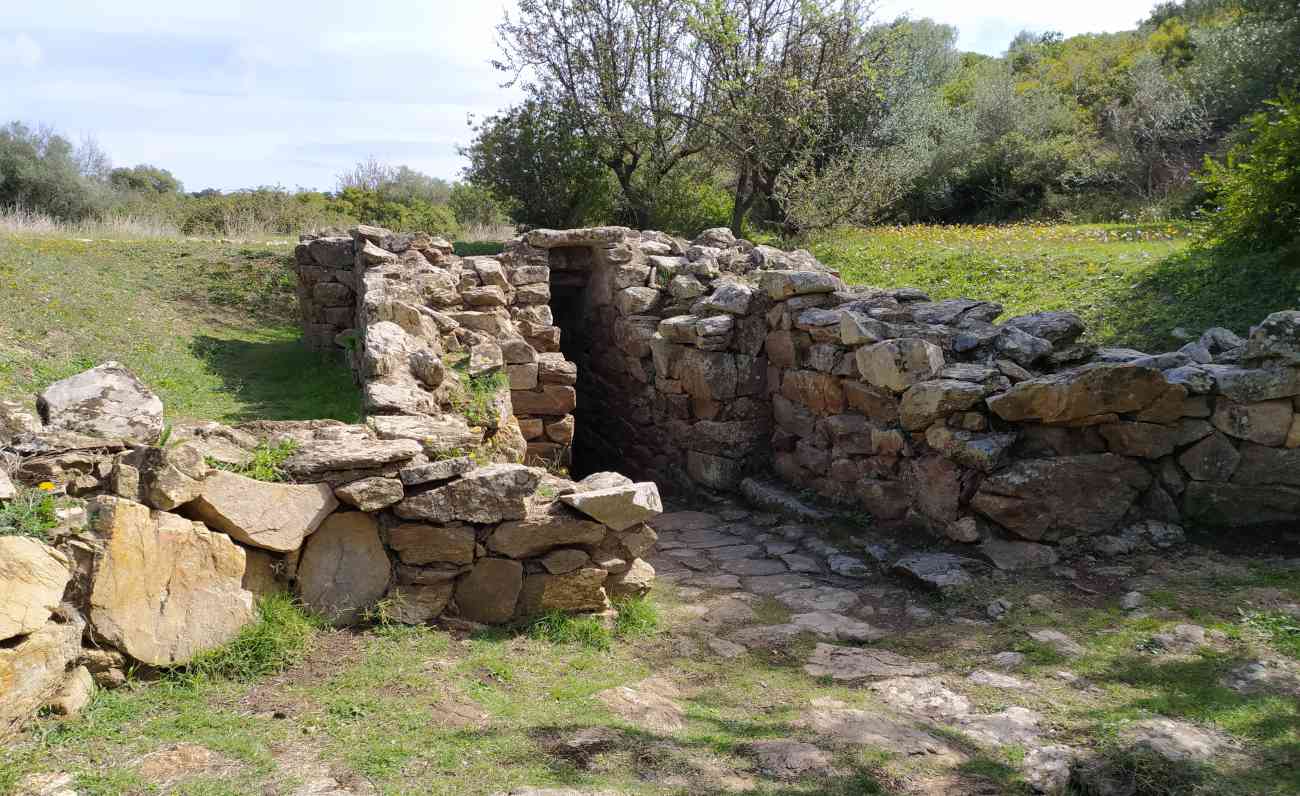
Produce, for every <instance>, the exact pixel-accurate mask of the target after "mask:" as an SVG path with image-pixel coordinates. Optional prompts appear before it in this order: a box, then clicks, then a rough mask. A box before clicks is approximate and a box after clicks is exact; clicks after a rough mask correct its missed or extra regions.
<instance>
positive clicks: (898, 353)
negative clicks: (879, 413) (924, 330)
mask: <svg viewBox="0 0 1300 796" xmlns="http://www.w3.org/2000/svg"><path fill="white" fill-rule="evenodd" d="M855 356H856V358H857V364H858V372H859V373H861V374H862V379H863V381H866V382H867V383H869V384H871V385H872V386H874V387H881V388H884V389H887V390H892V391H893V392H896V393H901V392H904V391H906V390H907V389H908V388H909V387H911V386H912V385H914V384H918V383H920V382H924V381H929V380H931V379H934V378H935V377H936V376H937V375H938V374H939V371H941V370H943V364H944V360H943V351H942V350H941V349H940V348H939V347H938V346H937V345H934V344H933V343H930V342H927V341H925V340H921V339H919V338H915V337H902V338H899V339H897V340H886V341H885V342H883V343H876V344H875V345H872V346H864V347H863V348H859V349H858V351H857V353H856V354H855Z"/></svg>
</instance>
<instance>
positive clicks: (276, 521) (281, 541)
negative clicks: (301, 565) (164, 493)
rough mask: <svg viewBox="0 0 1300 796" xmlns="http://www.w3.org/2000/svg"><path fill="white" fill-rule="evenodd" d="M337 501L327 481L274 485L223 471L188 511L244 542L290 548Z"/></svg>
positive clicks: (299, 542) (276, 549)
mask: <svg viewBox="0 0 1300 796" xmlns="http://www.w3.org/2000/svg"><path fill="white" fill-rule="evenodd" d="M338 505H339V502H338V500H336V499H335V497H334V492H333V490H331V489H330V488H329V486H328V485H326V484H273V483H267V482H265V481H255V480H253V479H252V478H247V477H245V476H242V475H237V474H235V473H227V472H220V471H219V472H216V473H213V474H212V475H210V476H208V477H207V479H205V480H204V482H203V493H202V494H201V495H199V497H198V498H197V499H195V500H194V501H193V502H191V503H188V504H186V505H185V507H184V512H185V515H186V516H188V517H190V518H192V519H196V520H201V521H202V522H203V523H204V524H205V525H207V526H209V527H210V528H213V529H214V530H218V531H221V532H222V533H226V534H229V535H230V536H231V537H232V538H233V539H235V540H236V541H239V542H242V543H244V544H246V545H251V546H253V547H261V548H263V549H266V550H272V551H274V552H277V553H290V552H293V551H294V550H297V549H298V548H300V547H302V542H303V539H305V538H306V537H307V536H308V535H310V534H311V533H312V532H313V531H315V530H316V529H317V527H319V526H320V524H321V522H323V521H324V519H325V518H326V517H327V516H329V514H330V512H332V511H334V509H336V508H338Z"/></svg>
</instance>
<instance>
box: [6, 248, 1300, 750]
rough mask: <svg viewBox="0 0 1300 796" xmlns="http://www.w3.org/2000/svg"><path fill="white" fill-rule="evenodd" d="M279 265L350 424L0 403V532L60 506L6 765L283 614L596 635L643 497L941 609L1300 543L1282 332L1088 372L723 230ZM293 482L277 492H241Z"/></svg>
mask: <svg viewBox="0 0 1300 796" xmlns="http://www.w3.org/2000/svg"><path fill="white" fill-rule="evenodd" d="M296 262H297V273H298V280H299V297H300V305H301V310H302V317H303V323H304V333H305V339H306V340H307V342H308V343H309V344H310V345H312V346H314V347H316V348H319V349H324V350H332V349H335V348H337V349H340V350H341V351H342V352H344V354H345V355H346V357H347V359H348V360H349V362H350V363H351V366H352V368H353V370H354V372H355V374H356V378H357V382H358V385H359V387H358V389H359V393H360V395H361V398H362V404H363V407H364V413H365V422H364V423H362V424H357V425H349V424H345V423H341V422H338V421H327V420H316V421H302V422H266V421H261V422H253V423H247V424H243V425H241V426H238V427H234V428H231V427H227V426H222V425H219V424H216V423H187V424H175V425H170V426H169V425H166V424H164V421H163V410H164V407H163V406H162V403H161V402H160V401H159V400H158V399H157V397H156V396H154V395H153V394H152V393H151V392H150V391H149V390H148V388H147V387H146V386H145V385H143V384H142V383H140V382H139V381H138V380H137V379H136V378H135V377H134V376H132V375H131V374H130V373H128V372H127V371H126V370H124V369H123V368H122V367H120V366H119V365H117V364H116V363H111V362H110V363H106V364H104V365H101V366H100V367H97V368H94V369H92V370H90V371H87V372H85V373H81V374H78V375H76V376H73V377H71V378H69V379H65V380H63V381H61V382H58V383H56V384H53V385H51V386H50V387H49V388H48V389H46V390H45V391H44V392H43V393H42V394H41V395H40V396H39V399H38V401H37V413H35V414H34V413H32V412H29V411H27V410H26V409H25V408H24V407H23V406H21V405H19V404H13V403H0V454H3V457H4V458H3V464H4V465H5V466H4V467H2V468H0V501H3V500H12V499H15V496H16V495H17V486H16V484H15V482H16V483H17V485H22V486H23V487H24V488H26V489H33V488H36V489H39V488H41V487H42V486H44V487H45V488H47V489H49V490H51V491H54V492H57V493H60V494H65V495H68V496H71V497H73V498H76V499H77V501H78V502H77V503H76V504H75V505H68V506H64V507H62V508H60V510H59V520H60V524H59V526H58V527H56V528H54V529H52V530H50V531H49V532H48V534H46V538H32V537H27V536H0V736H3V735H6V734H8V733H10V732H12V731H13V730H15V729H16V728H17V727H18V726H19V724H20V723H21V722H23V721H25V720H26V719H27V718H29V717H30V716H31V715H33V714H34V713H35V712H36V711H37V710H39V709H41V708H43V707H44V708H48V709H52V710H54V711H61V712H66V713H71V712H76V710H78V709H79V708H80V706H81V705H83V704H84V703H85V701H86V699H87V698H88V695H89V693H90V688H91V687H92V684H93V683H94V684H98V685H100V686H102V687H112V686H115V685H118V684H121V683H122V682H123V681H124V678H125V674H124V673H125V671H126V669H127V668H128V667H131V666H143V667H146V668H148V667H168V666H175V665H180V664H184V663H186V662H188V661H191V660H193V658H194V657H195V656H196V655H198V654H200V653H202V652H203V651H205V650H208V649H211V648H213V647H215V646H218V645H220V644H222V643H224V642H226V641H228V640H230V639H231V638H233V637H234V636H235V635H236V634H237V633H239V632H240V630H241V629H242V628H244V627H245V626H246V625H248V624H249V623H250V622H252V621H254V619H255V613H256V609H255V603H254V598H255V596H257V595H261V594H267V593H270V592H273V591H281V590H290V591H291V592H292V593H294V594H295V595H297V596H298V597H299V598H300V599H301V600H302V601H303V602H304V603H305V604H306V605H307V606H308V607H310V608H311V609H312V610H314V611H316V612H319V613H320V614H322V615H324V616H326V617H328V618H330V619H331V620H333V621H334V622H336V623H339V624H349V623H354V622H359V621H364V620H366V619H374V618H376V617H382V618H383V620H384V621H399V622H410V623H424V622H429V621H432V620H435V619H438V620H441V621H444V622H448V623H457V624H460V625H461V626H470V625H473V624H493V623H508V622H515V621H520V620H524V619H527V618H528V617H530V616H533V615H536V614H538V613H541V612H546V611H552V610H558V611H569V612H597V613H600V612H606V611H609V610H611V601H612V599H613V598H618V597H621V596H625V595H638V594H644V593H645V592H646V591H647V590H648V589H650V588H651V584H652V581H653V579H654V576H655V573H654V570H653V568H652V567H651V566H650V565H649V564H648V563H647V562H646V561H645V558H646V557H647V556H648V555H649V553H650V551H651V550H652V549H653V546H654V544H655V541H656V533H655V531H654V530H652V529H651V527H650V526H649V525H648V524H647V522H648V521H649V520H652V519H653V518H654V517H655V516H656V515H657V514H658V513H659V512H660V511H662V505H661V499H660V492H659V489H660V488H663V489H664V490H665V491H667V492H668V493H670V494H671V495H673V496H675V497H680V498H681V499H682V501H684V502H689V501H691V500H693V499H695V500H708V499H709V498H710V497H711V496H716V495H718V494H720V493H739V494H741V495H743V496H744V497H745V498H746V499H748V500H749V501H750V502H751V503H756V504H759V505H761V506H763V507H764V508H767V509H777V510H780V509H783V508H797V509H799V510H801V511H803V512H804V515H803V516H804V519H805V520H810V519H811V520H813V521H821V520H826V519H828V518H830V517H831V516H832V515H831V514H830V513H829V510H828V508H826V507H822V508H816V507H811V508H810V507H807V506H803V505H802V504H800V505H793V504H792V503H791V501H790V495H791V494H793V493H795V492H799V491H804V490H807V491H811V492H813V493H816V494H817V495H820V496H821V497H822V498H824V499H825V500H826V504H827V506H828V507H833V506H836V505H838V506H840V507H843V508H845V509H850V510H852V511H853V512H856V513H857V514H855V517H856V519H855V522H859V523H870V524H871V525H872V526H874V527H875V528H877V529H885V530H887V531H890V532H892V533H894V534H895V536H896V538H898V539H901V540H907V546H908V547H910V548H911V552H909V553H907V554H904V555H902V556H901V557H897V560H894V559H893V558H889V559H886V558H882V557H881V555H879V554H878V553H877V552H876V551H873V549H871V548H870V547H869V546H868V547H866V548H864V551H863V554H862V555H857V556H854V555H847V554H844V553H842V552H840V551H839V550H838V549H837V550H836V554H835V555H833V556H831V557H830V558H829V559H828V560H827V567H828V568H829V569H830V570H832V571H833V572H834V573H836V574H837V575H845V576H846V577H849V578H850V579H851V578H854V577H862V573H863V572H865V571H866V569H867V565H866V564H864V559H865V558H867V557H875V558H876V559H877V560H879V561H880V562H881V563H883V564H885V565H886V566H888V567H889V568H891V569H893V570H895V571H897V572H901V573H904V574H906V575H908V576H911V577H914V578H917V579H919V580H920V581H922V582H923V583H926V584H928V585H930V586H933V587H936V588H944V587H947V586H951V585H960V584H962V583H965V582H968V581H969V576H968V575H967V574H966V572H965V571H964V569H963V567H965V566H966V564H967V563H968V562H971V561H976V560H981V561H988V562H991V563H992V565H994V566H996V567H998V568H1002V569H1017V568H1024V567H1032V566H1042V565H1046V564H1051V563H1053V562H1054V561H1056V556H1057V553H1056V552H1055V551H1056V550H1057V549H1059V548H1060V547H1062V546H1076V547H1077V546H1080V545H1084V546H1088V547H1089V549H1095V550H1096V551H1098V552H1099V553H1103V554H1108V555H1114V554H1122V553H1124V552H1125V551H1126V550H1131V549H1133V548H1134V547H1136V546H1139V545H1152V546H1155V547H1164V546H1167V545H1168V544H1169V542H1170V541H1171V540H1174V539H1177V538H1181V537H1182V533H1183V530H1182V529H1183V526H1201V527H1205V528H1209V529H1216V530H1221V529H1236V528H1247V527H1252V526H1258V527H1263V528H1266V527H1268V526H1270V525H1277V524H1286V525H1290V526H1292V527H1294V524H1295V523H1296V522H1297V520H1300V476H1297V473H1300V466H1297V465H1300V422H1298V420H1297V411H1296V396H1297V395H1300V312H1283V313H1276V314H1274V315H1272V316H1270V317H1269V318H1267V319H1266V320H1264V321H1263V322H1262V323H1261V324H1260V325H1259V326H1257V327H1256V328H1255V329H1253V330H1252V332H1251V334H1250V336H1249V339H1241V338H1238V337H1237V336H1236V335H1234V334H1232V333H1231V332H1228V331H1226V330H1223V329H1211V330H1209V331H1207V332H1206V333H1205V334H1204V335H1203V336H1202V337H1201V338H1200V340H1199V341H1197V342H1194V343H1189V344H1188V345H1186V346H1184V347H1183V348H1182V349H1180V350H1179V351H1177V352H1173V353H1164V354H1155V355H1152V354H1147V353H1144V352H1139V351H1131V350H1127V349H1113V348H1111V349H1108V348H1096V347H1095V346H1092V345H1088V344H1086V343H1082V342H1080V340H1081V337H1082V334H1083V332H1084V328H1083V324H1082V322H1081V321H1080V320H1079V318H1078V317H1077V316H1075V315H1073V314H1071V313H1068V312H1049V313H1038V314H1034V315H1028V316H1022V317H1017V318H1011V319H1007V320H1004V321H1002V322H1001V323H998V322H997V320H998V319H999V317H1000V316H1001V315H1002V314H1003V311H1002V307H1000V306H998V305H996V304H992V303H989V302H982V301H976V300H967V299H952V300H945V301H931V300H930V299H929V297H927V296H926V295H924V294H923V293H921V292H920V291H917V290H907V289H902V290H881V289H876V288H871V287H848V286H845V285H844V284H843V282H842V281H841V280H840V278H839V277H838V275H837V274H836V273H834V272H833V271H832V270H830V269H828V268H826V267H824V266H823V265H821V264H820V263H818V262H817V261H816V260H815V259H814V258H813V256H812V255H810V254H809V253H808V252H804V251H795V252H784V251H780V250H778V249H775V248H771V247H768V246H755V245H752V244H750V243H748V242H746V241H742V240H737V239H735V238H734V237H732V236H731V235H730V233H728V232H726V231H725V230H710V231H707V232H706V233H704V234H703V235H702V236H700V237H699V238H697V239H696V240H695V241H694V242H693V243H688V242H686V241H682V240H678V239H676V238H673V237H670V236H667V235H664V234H662V233H655V232H634V231H632V230H628V229H625V228H621V227H601V228H595V229H581V230H567V231H552V230H536V231H533V232H531V233H528V234H527V235H525V236H523V237H522V238H520V239H517V240H514V241H512V242H510V243H509V244H507V246H506V247H505V251H504V252H503V253H502V254H501V255H500V256H496V257H457V256H455V255H454V254H453V252H452V247H451V246H450V245H449V244H448V243H447V242H446V241H442V240H439V239H436V238H431V237H429V236H424V235H400V234H394V233H391V232H389V231H387V230H382V229H377V228H371V227H358V228H356V229H354V230H352V231H351V232H350V233H349V234H347V235H335V236H331V235H327V236H304V238H303V241H302V243H301V244H300V245H299V246H298V248H297V250H296ZM38 415H39V416H38ZM289 449H291V450H292V453H291V455H289V456H288V458H287V459H285V460H284V461H283V462H282V463H281V464H280V465H279V467H280V469H281V473H280V474H281V475H282V476H283V479H282V482H270V481H267V480H255V479H253V478H250V477H248V476H246V475H241V474H239V473H237V472H232V469H235V470H237V469H238V468H240V467H242V466H244V465H247V464H248V462H249V461H250V460H251V459H253V458H254V456H255V454H257V453H265V452H266V451H270V450H289ZM619 473H626V474H627V475H620V474H619ZM809 512H811V513H809ZM867 515H869V516H867ZM704 530H707V529H704ZM864 544H865V543H864ZM805 546H806V545H805ZM934 548H940V549H939V550H938V551H935V550H934ZM918 549H920V550H919V551H918ZM769 563H770V562H769ZM782 566H784V565H782ZM818 566H820V565H818ZM836 632H837V633H838V632H839V631H838V630H837V631H836Z"/></svg>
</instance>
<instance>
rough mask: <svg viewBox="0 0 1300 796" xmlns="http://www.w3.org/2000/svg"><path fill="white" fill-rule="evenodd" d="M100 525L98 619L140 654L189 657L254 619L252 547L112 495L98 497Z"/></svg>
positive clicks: (150, 658)
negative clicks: (248, 578)
mask: <svg viewBox="0 0 1300 796" xmlns="http://www.w3.org/2000/svg"><path fill="white" fill-rule="evenodd" d="M94 529H95V532H96V533H97V534H98V535H99V536H100V537H101V538H102V539H103V540H104V543H103V550H102V552H100V553H99V554H98V556H97V560H96V562H95V571H94V578H93V581H92V583H91V593H90V622H91V624H92V625H93V626H94V628H95V633H96V635H98V636H99V637H101V638H103V639H104V640H106V641H107V642H108V643H109V644H111V645H112V646H114V647H117V648H118V649H120V650H122V651H123V652H125V653H126V654H127V655H130V656H131V657H132V658H134V659H135V660H137V661H140V662H141V663H145V664H148V665H151V666H175V665H177V664H181V663H185V662H187V661H189V660H190V659H191V658H193V657H194V656H195V655H197V654H198V653H200V652H203V651H205V650H209V649H212V648H214V647H218V646H220V645H222V644H224V643H226V642H227V641H229V640H230V639H232V638H234V636H235V635H236V634H237V633H238V632H239V631H240V629H241V628H243V627H244V625H247V624H248V623H250V622H252V621H253V619H254V611H253V595H252V593H250V592H248V591H245V590H244V588H243V577H244V566H245V559H244V551H243V549H242V548H240V547H239V546H238V545H236V544H235V543H234V542H232V541H231V540H230V538H229V537H227V536H225V535H223V534H219V533H213V532H212V531H209V530H208V529H207V528H206V527H204V526H203V525H202V524H201V523H197V522H192V521H190V520H187V519H185V518H184V517H180V516H178V515H175V514H167V513H165V512H153V513H152V515H151V513H150V511H149V509H147V508H146V507H144V506H142V505H140V504H138V503H131V502H129V501H126V500H121V499H119V498H108V497H101V498H99V499H98V501H97V502H96V504H95V514H94Z"/></svg>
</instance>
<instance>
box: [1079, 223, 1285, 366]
mask: <svg viewBox="0 0 1300 796" xmlns="http://www.w3.org/2000/svg"><path fill="white" fill-rule="evenodd" d="M1298 300H1300V249H1293V250H1291V251H1270V252H1244V251H1237V250H1233V249H1230V248H1227V247H1223V246H1205V245H1194V246H1192V247H1190V248H1188V249H1185V250H1183V251H1180V252H1178V253H1176V254H1173V255H1171V256H1169V257H1166V258H1165V259H1163V260H1161V261H1160V262H1159V263H1157V264H1155V265H1154V266H1153V267H1152V268H1151V269H1150V271H1149V272H1148V273H1147V274H1146V275H1145V276H1144V277H1143V278H1142V279H1141V280H1140V281H1138V282H1137V283H1136V284H1132V285H1129V286H1127V288H1126V289H1125V290H1123V291H1121V292H1115V293H1111V294H1110V295H1109V296H1108V297H1107V299H1106V300H1105V302H1104V303H1103V306H1102V309H1101V313H1100V314H1101V317H1102V319H1103V321H1102V328H1101V329H1100V330H1099V331H1100V332H1101V334H1100V335H1099V338H1100V339H1102V340H1104V341H1106V342H1108V343H1114V344H1122V345H1129V346H1134V347H1137V348H1141V349H1143V350H1146V351H1150V352H1160V351H1170V350H1175V349H1177V348H1178V347H1179V346H1181V345H1183V343H1184V342H1186V341H1185V340H1178V339H1176V338H1175V337H1173V335H1172V334H1171V332H1172V331H1173V330H1174V329H1175V328H1178V327H1182V328H1184V329H1186V330H1187V331H1189V332H1191V333H1192V334H1196V335H1199V334H1200V333H1201V332H1202V331H1203V330H1205V329H1207V328H1209V327H1211V326H1225V327H1227V328H1229V329H1232V330H1233V331H1234V332H1237V333H1238V334H1245V333H1246V332H1247V331H1249V329H1250V327H1251V326H1252V325H1253V324H1257V323H1259V322H1260V321H1261V320H1263V319H1264V317H1265V316H1267V315H1268V314H1269V313H1272V312H1276V311H1278V310H1283V309H1291V308H1294V307H1295V306H1296V303H1297V301H1298Z"/></svg>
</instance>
